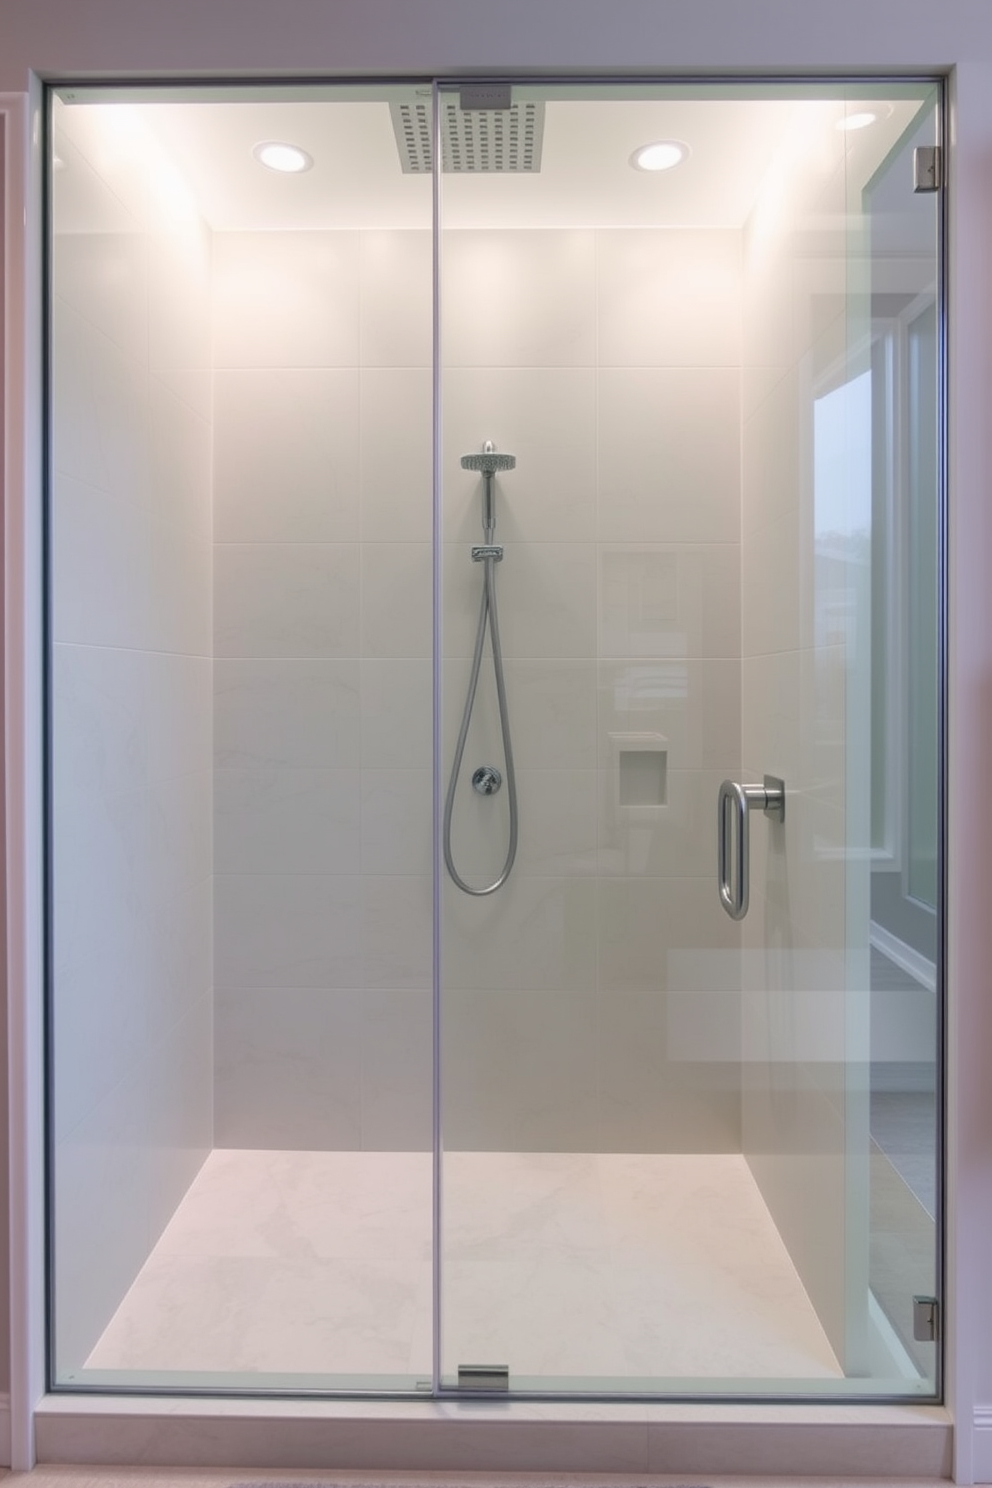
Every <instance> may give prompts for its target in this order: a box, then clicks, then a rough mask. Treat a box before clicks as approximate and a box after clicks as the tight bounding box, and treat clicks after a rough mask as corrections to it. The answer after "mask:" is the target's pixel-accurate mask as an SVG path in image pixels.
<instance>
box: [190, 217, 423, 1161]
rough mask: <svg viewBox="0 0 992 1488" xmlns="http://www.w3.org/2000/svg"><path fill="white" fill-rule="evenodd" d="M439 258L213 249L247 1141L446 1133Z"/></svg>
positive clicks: (220, 644)
mask: <svg viewBox="0 0 992 1488" xmlns="http://www.w3.org/2000/svg"><path fill="white" fill-rule="evenodd" d="M431 273H432V270H431V253H430V237H429V234H428V233H423V234H418V233H397V234H390V233H387V232H369V233H361V234H359V233H311V234H262V235H258V236H255V237H252V236H249V235H240V234H233V235H227V234H225V235H222V236H221V237H220V238H219V240H218V245H217V251H216V254H215V307H214V338H215V355H216V366H217V371H216V373H215V386H216V398H217V419H216V426H215V448H214V471H215V480H216V483H217V503H218V518H217V526H216V546H215V550H214V553H215V575H216V604H215V613H214V625H215V654H216V656H217V661H216V663H215V688H216V709H217V713H216V720H217V721H216V765H217V797H216V801H217V873H218V877H217V880H216V954H215V965H216V976H217V986H218V997H219V999H220V1003H219V1008H220V1011H219V1016H218V1025H217V1060H218V1085H217V1122H218V1129H219V1131H220V1132H221V1133H222V1134H223V1135H222V1138H221V1140H222V1141H223V1142H224V1143H225V1144H226V1145H229V1146H239V1145H240V1146H266V1147H307V1146H311V1147H315V1148H324V1147H337V1148H346V1149H347V1148H353V1147H360V1146H363V1145H364V1146H379V1147H383V1146H385V1147H387V1148H388V1147H391V1146H395V1147H409V1146H414V1147H415V1146H417V1145H418V1144H422V1145H425V1146H426V1145H429V1142H430V1123H429V1100H430V1059H429V1050H430V1047H431V1010H430V1004H429V1000H427V1001H425V993H426V992H427V991H428V990H429V988H430V980H431V948H432V933H431V902H430V852H431V816H430V812H431V772H430V761H431V734H432V723H431V716H432V713H431V708H432V704H431V663H430V656H431V585H432V580H431V546H430V540H431V525H432V502H431V490H432V477H431V450H432V435H431V415H432V379H431V372H430V364H431V353H432V341H431V320H430V305H431ZM263 292H264V294H265V296H266V303H265V309H264V313H263V314H262V315H261V317H256V323H255V324H254V325H253V326H252V327H251V328H250V330H245V328H244V327H243V325H242V324H241V321H242V320H243V319H244V318H245V317H246V316H248V317H249V318H250V315H251V314H253V313H254V309H255V306H256V296H258V295H261V294H262V293H263ZM425 307H426V315H425ZM242 1006H243V1014H242V1011H241V1009H242ZM294 1020H296V1023H295V1026H294ZM379 1036H381V1040H382V1047H381V1050H380V1049H378V1048H377V1047H376V1044H375V1039H376V1037H379ZM404 1044H409V1045H410V1046H411V1047H413V1048H416V1049H418V1050H419V1058H418V1060H417V1061H415V1062H414V1063H412V1064H407V1065H404V1064H403V1061H402V1057H401V1050H402V1048H403V1046H404ZM425 1058H426V1060H427V1064H426V1075H424V1067H423V1066H424V1060H425ZM414 1071H418V1072H419V1073H420V1075H421V1076H423V1077H424V1078H425V1080H426V1083H425V1084H424V1086H423V1088H422V1089H420V1090H419V1091H418V1090H417V1089H416V1088H415V1086H416V1082H415V1080H414V1079H413V1074H414ZM379 1079H381V1080H382V1081H383V1084H382V1087H381V1089H380V1088H379V1086H377V1085H376V1083H375V1082H376V1081H377V1080H379ZM297 1088H298V1098H297V1097H296V1094H294V1092H297ZM425 1100H426V1101H427V1103H428V1119H427V1120H426V1122H425V1121H424V1119H423V1111H424V1101H425ZM410 1101H412V1103H413V1109H414V1110H415V1111H417V1112H419V1113H420V1114H419V1116H417V1118H416V1119H415V1120H414V1121H413V1122H412V1123H411V1120H410V1119H409V1118H408V1114H407V1111H406V1107H407V1105H408V1103H409V1102H410Z"/></svg>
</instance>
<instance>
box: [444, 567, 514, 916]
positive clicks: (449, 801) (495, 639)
mask: <svg viewBox="0 0 992 1488" xmlns="http://www.w3.org/2000/svg"><path fill="white" fill-rule="evenodd" d="M482 561H483V563H484V564H485V565H486V574H485V582H484V584H483V586H482V607H481V609H480V611H479V629H478V631H477V633H476V637H475V655H474V656H473V657H472V674H471V676H470V678H469V684H468V692H467V694H466V696H465V711H464V712H463V713H462V722H461V728H460V729H459V730H458V742H457V744H456V745H455V757H454V759H453V761H452V764H451V779H450V780H449V781H448V794H447V796H446V798H445V802H444V861H445V864H446V866H447V869H448V872H449V873H450V874H451V878H452V881H453V882H454V883H456V884H457V885H458V887H459V888H460V889H461V891H462V893H463V894H473V895H474V896H475V897H476V898H481V897H482V896H483V895H485V894H495V892H496V890H497V889H499V888H501V887H502V886H503V884H505V883H506V880H507V879H508V878H509V876H510V869H511V868H512V867H513V860H514V858H515V857H516V855H517V779H516V772H515V770H514V768H513V746H512V743H511V741H510V714H509V710H508V708H507V705H506V686H505V684H504V682H503V652H502V649H501V647H500V640H499V617H498V616H497V613H496V572H495V568H496V559H495V557H494V556H492V555H487V556H486V557H485V558H484V559H483V560H482ZM487 628H488V630H489V634H490V637H491V640H492V651H493V671H494V673H495V676H496V699H497V702H498V703H499V727H500V733H501V734H502V736H503V759H504V762H505V765H506V789H507V795H508V801H509V808H510V842H509V846H508V847H507V850H506V861H505V863H504V864H503V871H502V872H501V873H500V875H499V877H498V878H497V879H495V880H494V881H493V882H492V883H491V884H487V885H486V887H485V888H484V889H473V888H472V886H471V884H467V883H466V882H465V880H464V879H463V878H462V876H461V874H460V873H459V872H458V869H457V868H456V867H455V864H454V859H453V858H452V856H451V816H452V812H453V811H454V809H455V790H456V789H457V786H458V776H459V774H460V773H461V768H462V756H463V755H464V753H465V740H466V739H467V738H468V730H469V724H470V723H471V722H472V709H473V707H474V706H475V693H476V689H477V687H478V685H479V671H480V669H481V667H482V649H483V647H484V645H485V643H486V630H487Z"/></svg>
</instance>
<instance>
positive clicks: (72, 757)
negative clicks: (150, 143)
mask: <svg viewBox="0 0 992 1488" xmlns="http://www.w3.org/2000/svg"><path fill="white" fill-rule="evenodd" d="M85 113H86V111H85V110H80V111H78V112H74V113H73V120H74V123H73V125H72V128H73V130H74V131H78V133H77V134H76V136H75V142H73V140H70V139H68V138H65V139H63V140H62V141H60V145H59V148H60V150H61V149H62V148H63V146H64V148H65V150H66V152H67V154H68V155H69V156H71V159H72V162H73V172H74V173H75V174H74V183H73V185H72V187H71V188H70V189H69V193H68V195H67V196H66V197H65V198H63V197H62V195H61V192H60V193H59V195H58V196H57V198H56V213H55V224H54V227H55V248H54V272H55V283H56V301H55V320H54V342H55V360H54V366H55V374H56V375H55V386H54V393H53V398H54V406H53V428H54V448H53V467H54V468H53V477H54V479H53V487H54V490H53V508H52V543H53V555H54V574H53V632H54V642H55V644H54V655H53V672H52V676H53V714H54V732H53V760H52V765H53V811H54V840H55V852H54V889H55V894H54V921H53V937H54V939H53V950H54V959H55V980H54V1014H55V1018H54V1027H55V1037H54V1063H55V1110H54V1123H55V1141H56V1159H55V1175H54V1184H55V1225H56V1234H55V1252H56V1297H57V1307H56V1315H55V1328H56V1360H55V1364H56V1369H57V1372H58V1374H59V1376H60V1377H61V1378H65V1377H68V1376H70V1375H71V1374H72V1373H73V1371H74V1370H76V1369H77V1368H78V1367H79V1366H80V1365H81V1364H82V1362H83V1360H84V1359H85V1357H86V1355H87V1354H88V1353H89V1351H90V1349H91V1347H92V1346H93V1344H94V1343H95V1341H96V1339H97V1337H98V1336H99V1334H100V1333H101V1332H102V1330H103V1328H104V1327H105V1325H106V1323H107V1321H108V1320H109V1317H110V1315H111V1314H112V1312H113V1311H114V1309H115V1308H116V1306H117V1304H118V1303H119V1302H120V1300H121V1298H122V1296H123V1295H124V1293H125V1292H126V1290H127V1288H128V1287H129V1286H130V1284H131V1282H132V1280H133V1279H134V1275H135V1273H136V1271H137V1270H138V1268H139V1267H140V1265H141V1264H142V1262H143V1261H144V1259H145V1257H146V1256H147V1254H148V1251H149V1250H150V1249H151V1247H152V1246H153V1245H154V1244H155V1242H156V1241H157V1239H158V1237H159V1235H160V1234H161V1232H162V1229H163V1228H164V1226H165V1225H166V1224H167V1222H168V1220H169V1219H170V1217H171V1215H172V1212H173V1210H174V1209H175V1207H176V1204H177V1203H178V1202H179V1200H180V1198H181V1197H182V1195H183V1193H184V1192H185V1190H186V1188H187V1187H188V1185H189V1183H190V1181H191V1180H192V1178H193V1177H194V1175H195V1174H196V1172H197V1170H198V1168H199V1166H200V1164H201V1163H202V1161H203V1158H204V1156H205V1155H206V1153H207V1151H208V1150H209V1148H210V1146H211V1144H212V1140H213V1110H212V1082H213V1071H212V1064H213V1031H212V1030H213V1013H212V1004H211V980H212V966H211V923H210V921H211V895H210V879H211V874H212V820H213V810H212V775H211V769H210V765H211V755H212V725H211V708H212V689H211V685H210V665H211V663H210V652H211V635H210V631H211V585H212V578H211V562H210V542H211V511H210V507H211V471H210V424H209V405H208V404H204V402H203V401H202V392H203V389H204V387H205V385H206V383H205V379H206V376H207V371H208V367H209V350H210V348H209V338H208V325H207V321H206V320H205V318H204V317H203V315H202V313H199V312H200V310H201V309H202V306H203V305H204V304H205V302H206V299H207V294H208V278H209V268H210V244H209V239H208V235H207V234H206V232H205V230H204V229H203V227H202V225H201V224H200V223H199V222H198V221H197V220H196V219H195V218H194V217H191V216H188V215H184V214H183V213H181V212H180V213H178V214H177V215H175V216H174V217H164V216H163V215H162V214H161V211H157V212H154V213H153V212H151V211H146V210H145V208H146V206H147V205H148V203H147V202H145V204H144V205H142V203H143V200H144V199H143V198H142V196H141V193H140V192H137V193H136V192H135V191H134V190H133V189H131V185H128V183H127V182H125V181H124V180H123V175H122V172H123V173H124V174H126V167H125V165H124V163H123V162H122V160H121V156H120V152H119V151H118V152H116V153H115V152H114V151H113V150H103V149H102V148H101V138H100V136H99V130H98V131H97V133H96V134H94V133H92V132H90V133H88V132H87V126H86V123H85V121H84V118H83V116H84V114H85ZM106 123H107V121H106V120H104V125H106ZM100 127H103V126H102V125H101V126H100ZM108 127H109V126H108ZM88 157H90V158H88ZM91 159H99V160H100V162H101V168H102V170H103V174H98V172H97V170H96V169H94V168H93V165H92V164H91ZM67 174H69V173H68V172H66V173H61V174H60V175H59V176H58V177H57V178H56V185H57V188H59V187H60V184H61V181H62V176H63V175H67ZM131 184H132V185H133V183H131ZM63 207H64V208H65V210H64V211H63V210H62V208H63ZM94 226H97V227H100V228H102V229H103V230H98V231H95V232H94V231H92V229H93V228H94Z"/></svg>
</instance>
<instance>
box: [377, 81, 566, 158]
mask: <svg viewBox="0 0 992 1488" xmlns="http://www.w3.org/2000/svg"><path fill="white" fill-rule="evenodd" d="M492 91H493V90H492V89H491V88H490V89H487V90H486V92H487V93H489V94H491V93H492ZM509 91H510V90H509V88H507V89H506V93H507V94H509ZM473 94H474V95H475V97H480V93H479V90H473V89H463V90H462V93H461V95H460V97H459V98H458V99H457V100H455V99H452V98H445V99H444V100H443V101H442V104H441V169H442V170H443V171H445V172H446V173H450V174H455V175H473V174H497V173H504V172H512V173H514V174H537V172H538V171H540V169H541V147H542V145H543V143H544V104H543V103H542V102H525V103H512V102H509V103H508V104H507V105H506V106H500V107H495V108H487V107H484V106H481V107H480V106H479V104H477V103H476V102H475V101H474V99H473ZM389 112H390V116H391V117H392V121H393V132H394V134H395V135H396V148H397V150H398V151H399V156H400V165H401V167H402V169H403V174H404V175H429V174H430V172H431V162H432V160H433V154H434V147H433V126H432V122H431V101H430V99H429V98H425V99H422V100H421V99H418V100H417V101H416V102H415V103H391V104H390V105H389Z"/></svg>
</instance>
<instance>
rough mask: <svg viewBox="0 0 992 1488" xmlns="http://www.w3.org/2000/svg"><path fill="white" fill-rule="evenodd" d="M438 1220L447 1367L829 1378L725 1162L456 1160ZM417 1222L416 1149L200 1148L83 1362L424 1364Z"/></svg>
mask: <svg viewBox="0 0 992 1488" xmlns="http://www.w3.org/2000/svg"><path fill="white" fill-rule="evenodd" d="M444 1216H445V1217H444V1278H445V1281H444V1286H445V1291H444V1318H445V1322H444V1369H445V1372H446V1373H453V1372H454V1370H455V1368H456V1367H457V1364H458V1363H459V1362H463V1363H488V1362H495V1363H503V1364H508V1365H509V1367H510V1371H511V1378H514V1377H519V1376H522V1375H526V1376H532V1377H533V1376H542V1377H548V1376H550V1377H561V1376H566V1377H571V1378H572V1379H573V1381H574V1379H575V1377H576V1376H589V1375H592V1376H600V1377H604V1376H606V1377H610V1378H612V1379H613V1380H614V1381H615V1380H616V1379H617V1378H618V1377H620V1378H628V1379H630V1378H643V1377H645V1376H654V1377H669V1378H671V1377H675V1378H687V1379H692V1378H710V1379H712V1378H714V1377H738V1378H741V1377H743V1378H748V1377H762V1378H767V1377H770V1376H771V1377H774V1376H784V1377H786V1378H796V1377H799V1378H805V1379H810V1378H838V1377H840V1375H841V1370H840V1368H839V1365H838V1363H837V1360H836V1359H835V1357H834V1355H833V1352H832V1351H831V1348H830V1345H829V1343H828V1342H827V1339H826V1336H825V1334H824V1333H823V1330H822V1328H821V1327H820V1324H819V1322H818V1321H817V1318H816V1315H815V1313H814V1311H813V1309H812V1307H811V1305H810V1302H809V1299H808V1298H807V1296H806V1293H805V1291H804V1290H803V1287H802V1284H801V1282H800V1280H799V1277H798V1275H797V1274H796V1271H795V1270H794V1268H793V1266H792V1263H791V1261H790V1260H789V1257H788V1254H787V1253H786V1250H785V1247H784V1245H783V1244H782V1241H781V1239H780V1238H779V1235H778V1232H777V1230H776V1229H775V1227H774V1225H773V1224H772V1222H771V1219H770V1217H769V1214H768V1211H767V1209H766V1208H765V1206H764V1203H763V1201H762V1199H761V1197H760V1194H759V1192H758V1190H757V1187H756V1185H755V1183H754V1181H753V1179H752V1178H751V1175H750V1171H749V1169H748V1167H747V1164H746V1163H745V1161H744V1159H743V1158H742V1157H740V1156H736V1155H730V1154H728V1155H706V1156H695V1155H694V1156H671V1155H666V1156H654V1155H626V1154H612V1153H610V1154H570V1153H489V1152H472V1153H451V1154H448V1155H447V1156H446V1158H445V1180H444ZM430 1236H431V1162H430V1156H429V1154H426V1153H382V1152H255V1151H241V1150H218V1151H215V1152H213V1153H212V1154H211V1155H210V1157H208V1159H207V1161H206V1162H205V1164H204V1166H203V1168H202V1169H201V1171H200V1173H199V1175H198V1177H197V1178H196V1180H195V1181H194V1183H193V1184H192V1186H191V1188H190V1189H189V1192H188V1193H187V1195H186V1197H185V1199H184V1200H183V1202H182V1203H181V1204H180V1206H179V1208H178V1209H177V1211H176V1213H175V1215H174V1217H173V1219H172V1221H171V1223H170V1224H169V1226H168V1227H167V1229H166V1230H165V1232H164V1234H163V1235H162V1237H161V1239H160V1241H159V1243H158V1244H157V1245H156V1247H155V1249H154V1250H153V1251H152V1253H151V1255H150V1256H149V1259H148V1261H147V1262H146V1264H145V1266H144V1267H143V1268H142V1270H141V1272H140V1273H139V1275H138V1277H137V1278H136V1280H135V1282H134V1285H133V1286H132V1287H131V1289H130V1291H129V1292H128V1293H127V1295H126V1297H125V1298H124V1300H123V1302H122V1303H121V1305H120V1307H119V1308H118V1310H117V1312H116V1314H115V1315H114V1317H113V1318H112V1319H111V1321H110V1323H109V1325H108V1327H107V1329H106V1331H105V1332H104V1334H103V1336H102V1337H101V1338H100V1340H99V1341H98V1343H97V1345H96V1347H95V1348H94V1349H93V1352H92V1353H91V1355H90V1357H89V1359H88V1360H87V1368H88V1369H92V1370H100V1371H118V1370H128V1371H130V1370H140V1371H153V1372H156V1373H158V1372H160V1371H170V1372H171V1371H181V1372H189V1371H198V1372H199V1371H209V1372H220V1373H223V1374H230V1373H232V1372H236V1373H239V1372H245V1373H250V1374H259V1373H264V1374H266V1375H272V1374H286V1375H292V1376H295V1377H296V1379H297V1380H299V1377H300V1376H301V1375H312V1376H318V1377H326V1376H329V1375H337V1376H340V1375H344V1374H362V1375H366V1376H368V1375H379V1374H385V1375H407V1376H411V1375H414V1376H420V1377H426V1378H429V1376H430V1361H431V1246H430ZM528 1383H530V1382H528ZM604 1383H605V1381H604Z"/></svg>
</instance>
